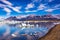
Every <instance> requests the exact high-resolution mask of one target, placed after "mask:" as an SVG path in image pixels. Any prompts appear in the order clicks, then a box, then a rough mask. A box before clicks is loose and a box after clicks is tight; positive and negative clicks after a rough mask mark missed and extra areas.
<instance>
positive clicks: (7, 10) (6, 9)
mask: <svg viewBox="0 0 60 40" xmlns="http://www.w3.org/2000/svg"><path fill="white" fill-rule="evenodd" d="M3 10H4V11H6V12H7V16H9V15H10V13H11V12H12V11H11V10H10V9H9V8H4V9H3Z"/></svg>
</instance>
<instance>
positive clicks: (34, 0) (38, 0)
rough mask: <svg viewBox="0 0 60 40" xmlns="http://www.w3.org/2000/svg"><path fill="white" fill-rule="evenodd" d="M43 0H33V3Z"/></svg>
mask: <svg viewBox="0 0 60 40" xmlns="http://www.w3.org/2000/svg"><path fill="white" fill-rule="evenodd" d="M41 1H42V0H32V3H34V2H41Z"/></svg>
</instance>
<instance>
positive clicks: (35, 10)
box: [25, 10, 37, 13]
mask: <svg viewBox="0 0 60 40" xmlns="http://www.w3.org/2000/svg"><path fill="white" fill-rule="evenodd" d="M29 12H37V10H32V11H29V10H27V11H25V13H29Z"/></svg>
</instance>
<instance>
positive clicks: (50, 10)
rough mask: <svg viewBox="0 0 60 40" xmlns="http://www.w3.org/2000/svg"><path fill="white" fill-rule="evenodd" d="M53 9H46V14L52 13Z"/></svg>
mask: <svg viewBox="0 0 60 40" xmlns="http://www.w3.org/2000/svg"><path fill="white" fill-rule="evenodd" d="M54 10H55V9H47V10H45V11H46V12H52V11H54Z"/></svg>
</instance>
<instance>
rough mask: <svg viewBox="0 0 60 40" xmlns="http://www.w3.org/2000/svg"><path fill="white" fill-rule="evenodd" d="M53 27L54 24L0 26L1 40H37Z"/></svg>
mask: <svg viewBox="0 0 60 40" xmlns="http://www.w3.org/2000/svg"><path fill="white" fill-rule="evenodd" d="M53 26H54V23H52V22H46V23H44V22H39V23H29V24H28V23H20V24H5V25H2V26H0V40H37V39H38V38H40V37H42V36H44V35H45V34H47V33H48V31H49V30H50V29H51V28H52V27H53Z"/></svg>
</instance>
